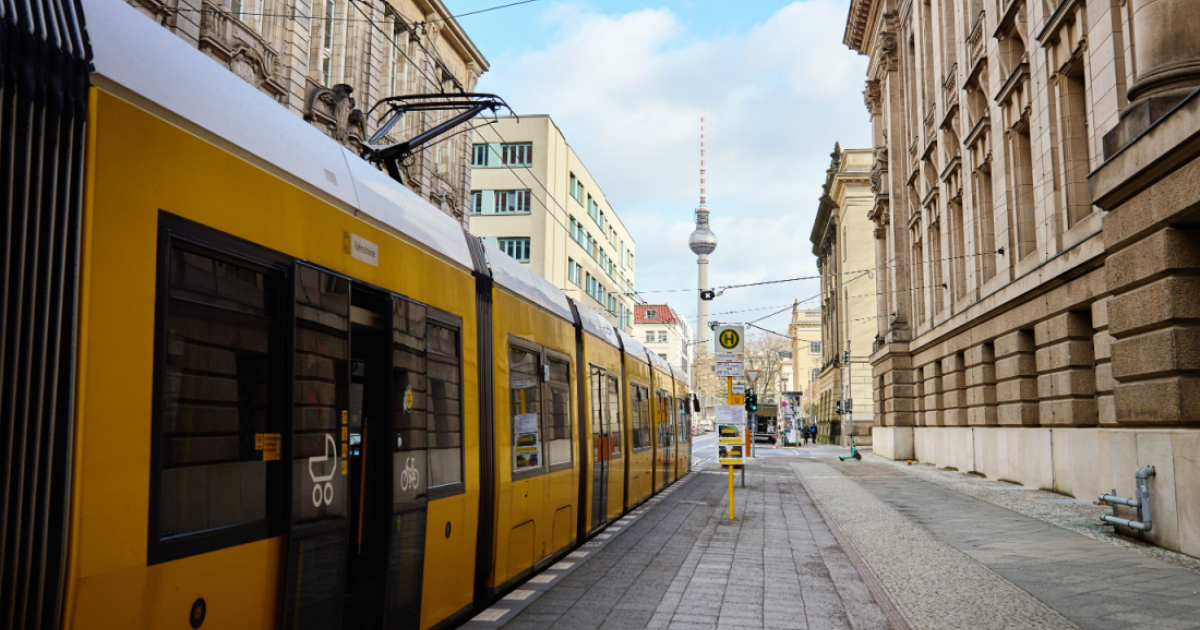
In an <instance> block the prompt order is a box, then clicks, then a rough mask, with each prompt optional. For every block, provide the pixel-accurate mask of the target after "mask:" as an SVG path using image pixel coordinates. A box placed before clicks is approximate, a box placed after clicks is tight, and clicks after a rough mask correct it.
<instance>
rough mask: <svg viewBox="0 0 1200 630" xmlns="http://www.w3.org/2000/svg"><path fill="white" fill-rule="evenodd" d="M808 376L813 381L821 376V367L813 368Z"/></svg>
mask: <svg viewBox="0 0 1200 630" xmlns="http://www.w3.org/2000/svg"><path fill="white" fill-rule="evenodd" d="M809 378H811V379H812V380H813V381H814V382H815V381H816V380H817V379H819V378H821V368H813V369H812V372H810V373H809Z"/></svg>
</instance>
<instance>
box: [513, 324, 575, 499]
mask: <svg viewBox="0 0 1200 630" xmlns="http://www.w3.org/2000/svg"><path fill="white" fill-rule="evenodd" d="M514 347H515V348H519V349H521V350H523V351H525V352H528V353H530V354H534V355H536V356H537V357H538V383H539V385H538V386H539V388H540V390H541V402H542V410H540V411H539V412H538V431H539V436H540V438H541V439H540V444H541V449H542V450H541V461H540V462H539V463H538V466H537V467H536V468H529V469H526V470H516V468H515V462H514V461H513V458H514V453H513V452H512V451H511V449H513V448H516V445H515V444H514V442H513V437H514V435H515V433H514V432H513V430H514V426H513V419H512V399H511V397H512V370H511V367H510V368H509V378H508V380H507V381H506V382H505V383H504V387H506V388H507V389H508V392H509V397H510V398H509V403H508V407H507V409H506V410H505V413H507V414H508V421H509V425H508V436H507V438H506V439H507V440H508V445H509V449H510V451H509V457H508V469H509V472H510V474H511V479H512V480H513V481H520V480H524V479H531V478H533V477H539V476H541V475H546V474H550V473H555V472H558V471H560V470H567V469H571V468H574V467H575V459H576V458H575V449H576V447H577V445H576V443H575V440H576V439H577V437H576V435H575V428H576V423H577V422H578V419H577V418H576V417H575V415H574V414H575V404H576V401H575V392H574V391H573V390H574V389H575V385H574V384H572V382H571V379H572V376H573V375H574V371H573V370H572V369H571V365H572V360H571V355H569V354H567V353H565V352H562V351H560V350H555V349H553V348H547V347H546V346H543V345H541V344H537V343H534V342H532V341H529V340H527V339H523V338H521V337H517V336H516V335H512V334H510V335H509V336H508V345H507V346H506V347H505V348H504V357H505V359H504V360H505V361H506V362H507V361H508V360H509V359H508V357H509V356H510V355H509V352H510V351H511V349H512V348H514ZM550 359H554V360H555V361H558V362H561V363H562V364H563V365H564V366H565V367H566V369H567V387H566V391H567V396H568V400H567V418H568V422H569V423H570V424H569V426H568V427H567V435H568V436H569V439H570V440H571V448H570V449H569V451H570V453H571V460H570V461H566V462H560V463H558V464H553V465H551V464H550V463H549V462H550V442H549V441H548V440H546V439H545V438H546V436H548V435H549V434H550V432H549V426H548V424H547V422H548V415H549V414H548V412H547V411H545V409H546V405H548V404H549V402H550V400H549V398H548V394H549V391H548V390H549V389H550V383H549V381H547V380H546V378H545V369H546V368H547V367H548V366H549V365H550Z"/></svg>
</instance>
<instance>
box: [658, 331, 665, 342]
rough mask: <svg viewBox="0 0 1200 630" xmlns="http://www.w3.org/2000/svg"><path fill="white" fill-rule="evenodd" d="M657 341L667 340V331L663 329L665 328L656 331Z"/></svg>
mask: <svg viewBox="0 0 1200 630" xmlns="http://www.w3.org/2000/svg"><path fill="white" fill-rule="evenodd" d="M658 342H659V343H666V342H667V331H665V330H660V331H658Z"/></svg>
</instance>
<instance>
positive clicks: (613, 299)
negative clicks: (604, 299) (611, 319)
mask: <svg viewBox="0 0 1200 630" xmlns="http://www.w3.org/2000/svg"><path fill="white" fill-rule="evenodd" d="M608 312H609V313H614V314H615V313H616V312H617V296H615V295H613V294H611V293H609V294H608Z"/></svg>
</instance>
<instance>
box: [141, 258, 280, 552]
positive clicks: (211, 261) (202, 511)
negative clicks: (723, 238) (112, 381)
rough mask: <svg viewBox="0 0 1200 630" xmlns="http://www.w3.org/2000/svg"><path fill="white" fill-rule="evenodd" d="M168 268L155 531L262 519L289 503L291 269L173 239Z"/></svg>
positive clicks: (170, 533) (161, 534) (169, 534)
mask: <svg viewBox="0 0 1200 630" xmlns="http://www.w3.org/2000/svg"><path fill="white" fill-rule="evenodd" d="M165 273H166V275H167V285H168V295H167V296H165V297H166V299H165V300H164V301H163V303H162V305H161V308H162V310H161V313H163V315H162V316H163V317H164V321H163V323H162V325H161V328H160V330H161V331H162V335H163V337H162V338H160V346H159V352H160V353H161V354H160V356H161V361H162V363H161V370H162V373H161V374H160V377H159V379H158V382H159V396H160V397H161V398H160V405H159V414H158V417H157V418H156V419H155V420H156V427H155V428H156V433H157V444H156V448H157V457H156V458H155V461H156V462H157V466H158V470H156V471H154V474H155V475H156V477H157V486H158V488H157V489H158V495H157V501H156V504H157V505H156V506H155V507H156V508H157V509H156V510H155V513H152V520H153V523H152V526H153V527H156V528H157V529H156V530H155V529H152V530H151V531H152V532H155V533H156V535H157V539H158V540H160V541H168V540H185V539H179V538H178V537H181V536H186V535H188V534H196V533H199V532H211V531H212V530H221V529H225V530H228V529H230V528H235V527H238V526H246V525H251V524H256V523H258V524H263V522H264V521H268V520H269V519H272V518H273V517H277V516H278V515H279V514H280V507H281V506H280V501H279V491H280V487H279V484H280V478H281V472H282V471H281V469H280V468H281V467H280V463H279V461H278V458H279V450H278V445H279V440H278V437H279V433H280V425H281V422H280V420H281V418H280V416H281V415H282V414H281V412H282V407H281V406H279V405H276V404H273V403H274V401H279V400H281V396H282V395H284V389H283V383H282V376H283V374H282V373H281V370H280V366H281V365H282V361H281V358H282V357H281V353H280V349H281V343H280V339H281V326H282V323H281V320H280V314H281V310H282V308H281V304H280V294H281V288H282V277H283V274H282V273H279V272H271V271H267V270H261V269H257V268H253V267H252V265H250V264H249V263H235V262H231V261H230V260H229V259H227V258H224V257H221V258H218V257H215V256H210V255H206V254H202V253H199V252H198V251H193V250H191V249H183V248H182V247H180V246H178V245H175V244H172V246H171V249H170V252H169V255H168V260H167V269H166V270H165ZM209 544H213V542H210V543H209Z"/></svg>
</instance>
